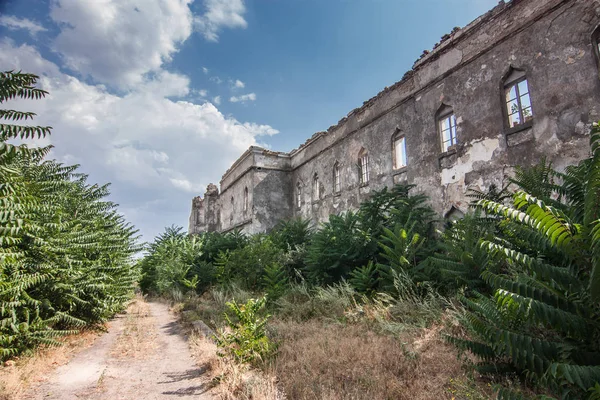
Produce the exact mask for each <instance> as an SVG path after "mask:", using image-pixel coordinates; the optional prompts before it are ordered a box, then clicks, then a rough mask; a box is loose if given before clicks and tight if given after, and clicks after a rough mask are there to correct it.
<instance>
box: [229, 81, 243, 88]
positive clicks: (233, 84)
mask: <svg viewBox="0 0 600 400" xmlns="http://www.w3.org/2000/svg"><path fill="white" fill-rule="evenodd" d="M231 87H232V88H233V89H243V88H245V87H246V84H245V83H244V82H242V81H240V80H239V79H236V80H235V81H231Z"/></svg>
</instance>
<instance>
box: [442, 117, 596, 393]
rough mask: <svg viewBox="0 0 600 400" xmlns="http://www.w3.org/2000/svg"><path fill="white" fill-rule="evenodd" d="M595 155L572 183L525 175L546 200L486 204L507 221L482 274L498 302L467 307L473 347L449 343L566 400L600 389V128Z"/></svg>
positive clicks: (540, 171)
mask: <svg viewBox="0 0 600 400" xmlns="http://www.w3.org/2000/svg"><path fill="white" fill-rule="evenodd" d="M591 145H592V152H593V155H592V158H591V159H588V160H584V161H582V162H581V163H579V165H577V166H573V167H569V168H567V170H566V172H565V173H564V174H561V173H558V172H556V171H551V170H549V168H548V167H547V166H546V165H545V164H544V165H542V166H538V167H536V168H534V169H533V170H532V171H526V170H522V171H521V172H520V174H519V175H517V177H516V179H515V183H517V184H519V185H520V181H521V180H522V181H523V182H524V183H523V187H527V188H528V189H529V190H531V191H532V192H534V193H537V194H538V195H539V196H541V197H534V196H532V195H531V194H529V193H527V192H525V191H518V192H517V193H515V195H514V198H513V204H512V206H507V205H504V204H502V203H498V202H494V201H490V200H482V201H480V203H479V206H480V207H481V208H482V209H484V210H485V211H486V213H488V214H489V215H491V216H496V217H497V218H498V221H499V222H498V227H499V229H500V234H499V235H497V236H495V237H491V238H489V237H488V238H486V239H484V240H483V241H482V242H481V244H480V245H481V246H482V247H483V248H484V249H485V250H486V251H487V252H488V254H489V257H490V259H491V262H493V263H495V266H496V269H495V270H492V269H490V268H488V269H486V270H484V271H483V272H482V274H481V276H482V278H483V280H484V281H485V283H486V284H487V285H488V286H489V287H490V288H491V290H492V291H493V296H492V297H489V296H486V295H478V294H476V295H475V296H474V298H465V297H463V298H462V300H463V302H464V303H465V305H466V306H467V308H468V312H467V313H466V315H465V317H464V324H465V326H466V327H467V328H468V329H469V331H470V332H471V334H472V335H473V339H472V340H469V339H464V338H456V337H454V338H451V339H450V340H452V341H453V342H454V343H456V344H457V345H458V346H460V347H461V348H463V349H466V350H469V351H470V352H472V353H474V354H476V355H478V356H480V357H481V358H482V359H483V360H484V361H485V362H486V363H485V364H484V365H481V368H482V370H483V369H487V370H490V367H492V370H493V369H496V370H499V369H506V368H507V367H508V368H510V369H512V370H514V371H516V372H518V373H522V374H523V375H524V376H525V377H527V378H528V379H529V380H530V381H531V382H533V383H535V384H539V385H543V386H545V387H547V388H549V389H550V390H551V391H552V392H553V393H555V394H556V395H558V396H560V397H561V398H563V399H581V398H584V397H586V392H588V389H590V388H592V387H594V386H595V385H596V384H597V383H598V382H600V307H599V305H600V304H599V300H600V266H599V265H600V228H599V227H600V219H599V217H598V216H599V215H600V200H599V199H600V196H599V195H600V128H598V127H597V126H596V127H595V128H594V129H593V131H592V135H591ZM555 178H558V179H556V180H555ZM560 181H562V184H561V185H557V184H556V182H560ZM557 198H558V199H559V200H556V199H557ZM510 393H511V392H509V391H507V390H503V391H502V398H511V396H513V394H510ZM515 396H516V395H515ZM499 397H500V396H499ZM513 398H516V397H513Z"/></svg>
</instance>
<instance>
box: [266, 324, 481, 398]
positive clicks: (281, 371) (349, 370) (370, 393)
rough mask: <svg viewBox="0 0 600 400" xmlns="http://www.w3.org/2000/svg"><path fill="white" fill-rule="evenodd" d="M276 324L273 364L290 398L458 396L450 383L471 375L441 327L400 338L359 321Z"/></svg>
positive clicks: (476, 389) (478, 389)
mask: <svg viewBox="0 0 600 400" xmlns="http://www.w3.org/2000/svg"><path fill="white" fill-rule="evenodd" d="M273 328H274V330H275V332H276V338H277V339H278V340H279V341H280V343H281V344H280V348H279V355H278V357H277V359H276V361H275V364H274V369H275V373H276V375H277V377H278V378H279V382H280V385H281V386H282V389H283V390H284V391H285V393H286V395H287V396H288V397H289V398H290V399H324V400H338V399H369V400H370V399H399V400H403V399H407V400H408V399H410V400H429V399H451V398H453V397H455V398H457V399H458V398H461V397H456V391H454V394H453V393H452V392H451V389H452V387H451V385H450V383H451V382H455V381H457V380H458V381H466V380H467V378H466V376H465V374H464V372H463V370H462V368H461V363H460V361H459V360H457V357H456V351H455V350H454V348H452V347H451V346H450V345H448V344H446V343H445V342H443V341H442V340H441V339H440V337H439V334H438V333H439V329H440V328H439V327H433V328H430V329H425V330H422V331H420V334H418V335H417V336H413V334H409V333H408V332H407V333H406V335H405V336H404V337H402V338H401V339H400V340H397V339H394V338H393V337H391V336H387V335H379V334H376V333H374V332H373V331H372V330H369V329H365V327H364V326H363V325H360V324H353V325H342V324H324V323H323V322H319V321H307V322H304V323H297V322H282V321H278V322H275V323H274V324H273ZM482 390H484V389H481V388H475V389H474V391H476V392H482ZM482 398H486V397H482Z"/></svg>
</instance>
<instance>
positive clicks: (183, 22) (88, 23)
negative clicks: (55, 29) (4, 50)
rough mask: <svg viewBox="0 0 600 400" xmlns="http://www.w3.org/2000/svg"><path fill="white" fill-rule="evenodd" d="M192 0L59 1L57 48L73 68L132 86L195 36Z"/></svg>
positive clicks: (53, 9) (56, 6) (55, 14)
mask: <svg viewBox="0 0 600 400" xmlns="http://www.w3.org/2000/svg"><path fill="white" fill-rule="evenodd" d="M191 1H192V0H152V1H146V0H102V1H98V0H61V1H54V2H52V3H51V4H52V5H51V10H50V17H51V18H52V20H54V21H55V22H56V23H58V24H59V26H60V33H59V34H58V36H57V37H56V39H55V40H54V43H53V48H54V50H55V51H57V52H58V53H59V54H61V56H62V57H63V59H64V62H65V64H66V66H67V67H69V68H70V69H72V70H74V71H77V72H78V73H80V74H82V75H84V76H90V77H92V78H94V79H95V80H96V81H97V82H102V83H108V84H110V85H113V86H115V87H119V88H123V89H129V88H131V87H132V86H134V85H136V84H139V83H142V82H143V81H144V74H146V73H149V72H154V71H158V70H159V69H160V67H161V66H162V65H163V63H164V62H167V61H169V60H170V59H171V57H172V55H173V53H174V52H175V51H176V50H177V46H178V45H179V44H180V43H182V42H183V41H185V40H186V39H187V38H188V37H189V36H190V34H191V33H192V23H193V15H192V13H191V10H190V8H189V3H190V2H191Z"/></svg>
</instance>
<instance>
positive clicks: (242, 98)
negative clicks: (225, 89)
mask: <svg viewBox="0 0 600 400" xmlns="http://www.w3.org/2000/svg"><path fill="white" fill-rule="evenodd" d="M255 100H256V94H255V93H248V94H243V95H241V96H231V97H230V98H229V101H230V102H232V103H238V102H242V103H243V102H246V101H255Z"/></svg>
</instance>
